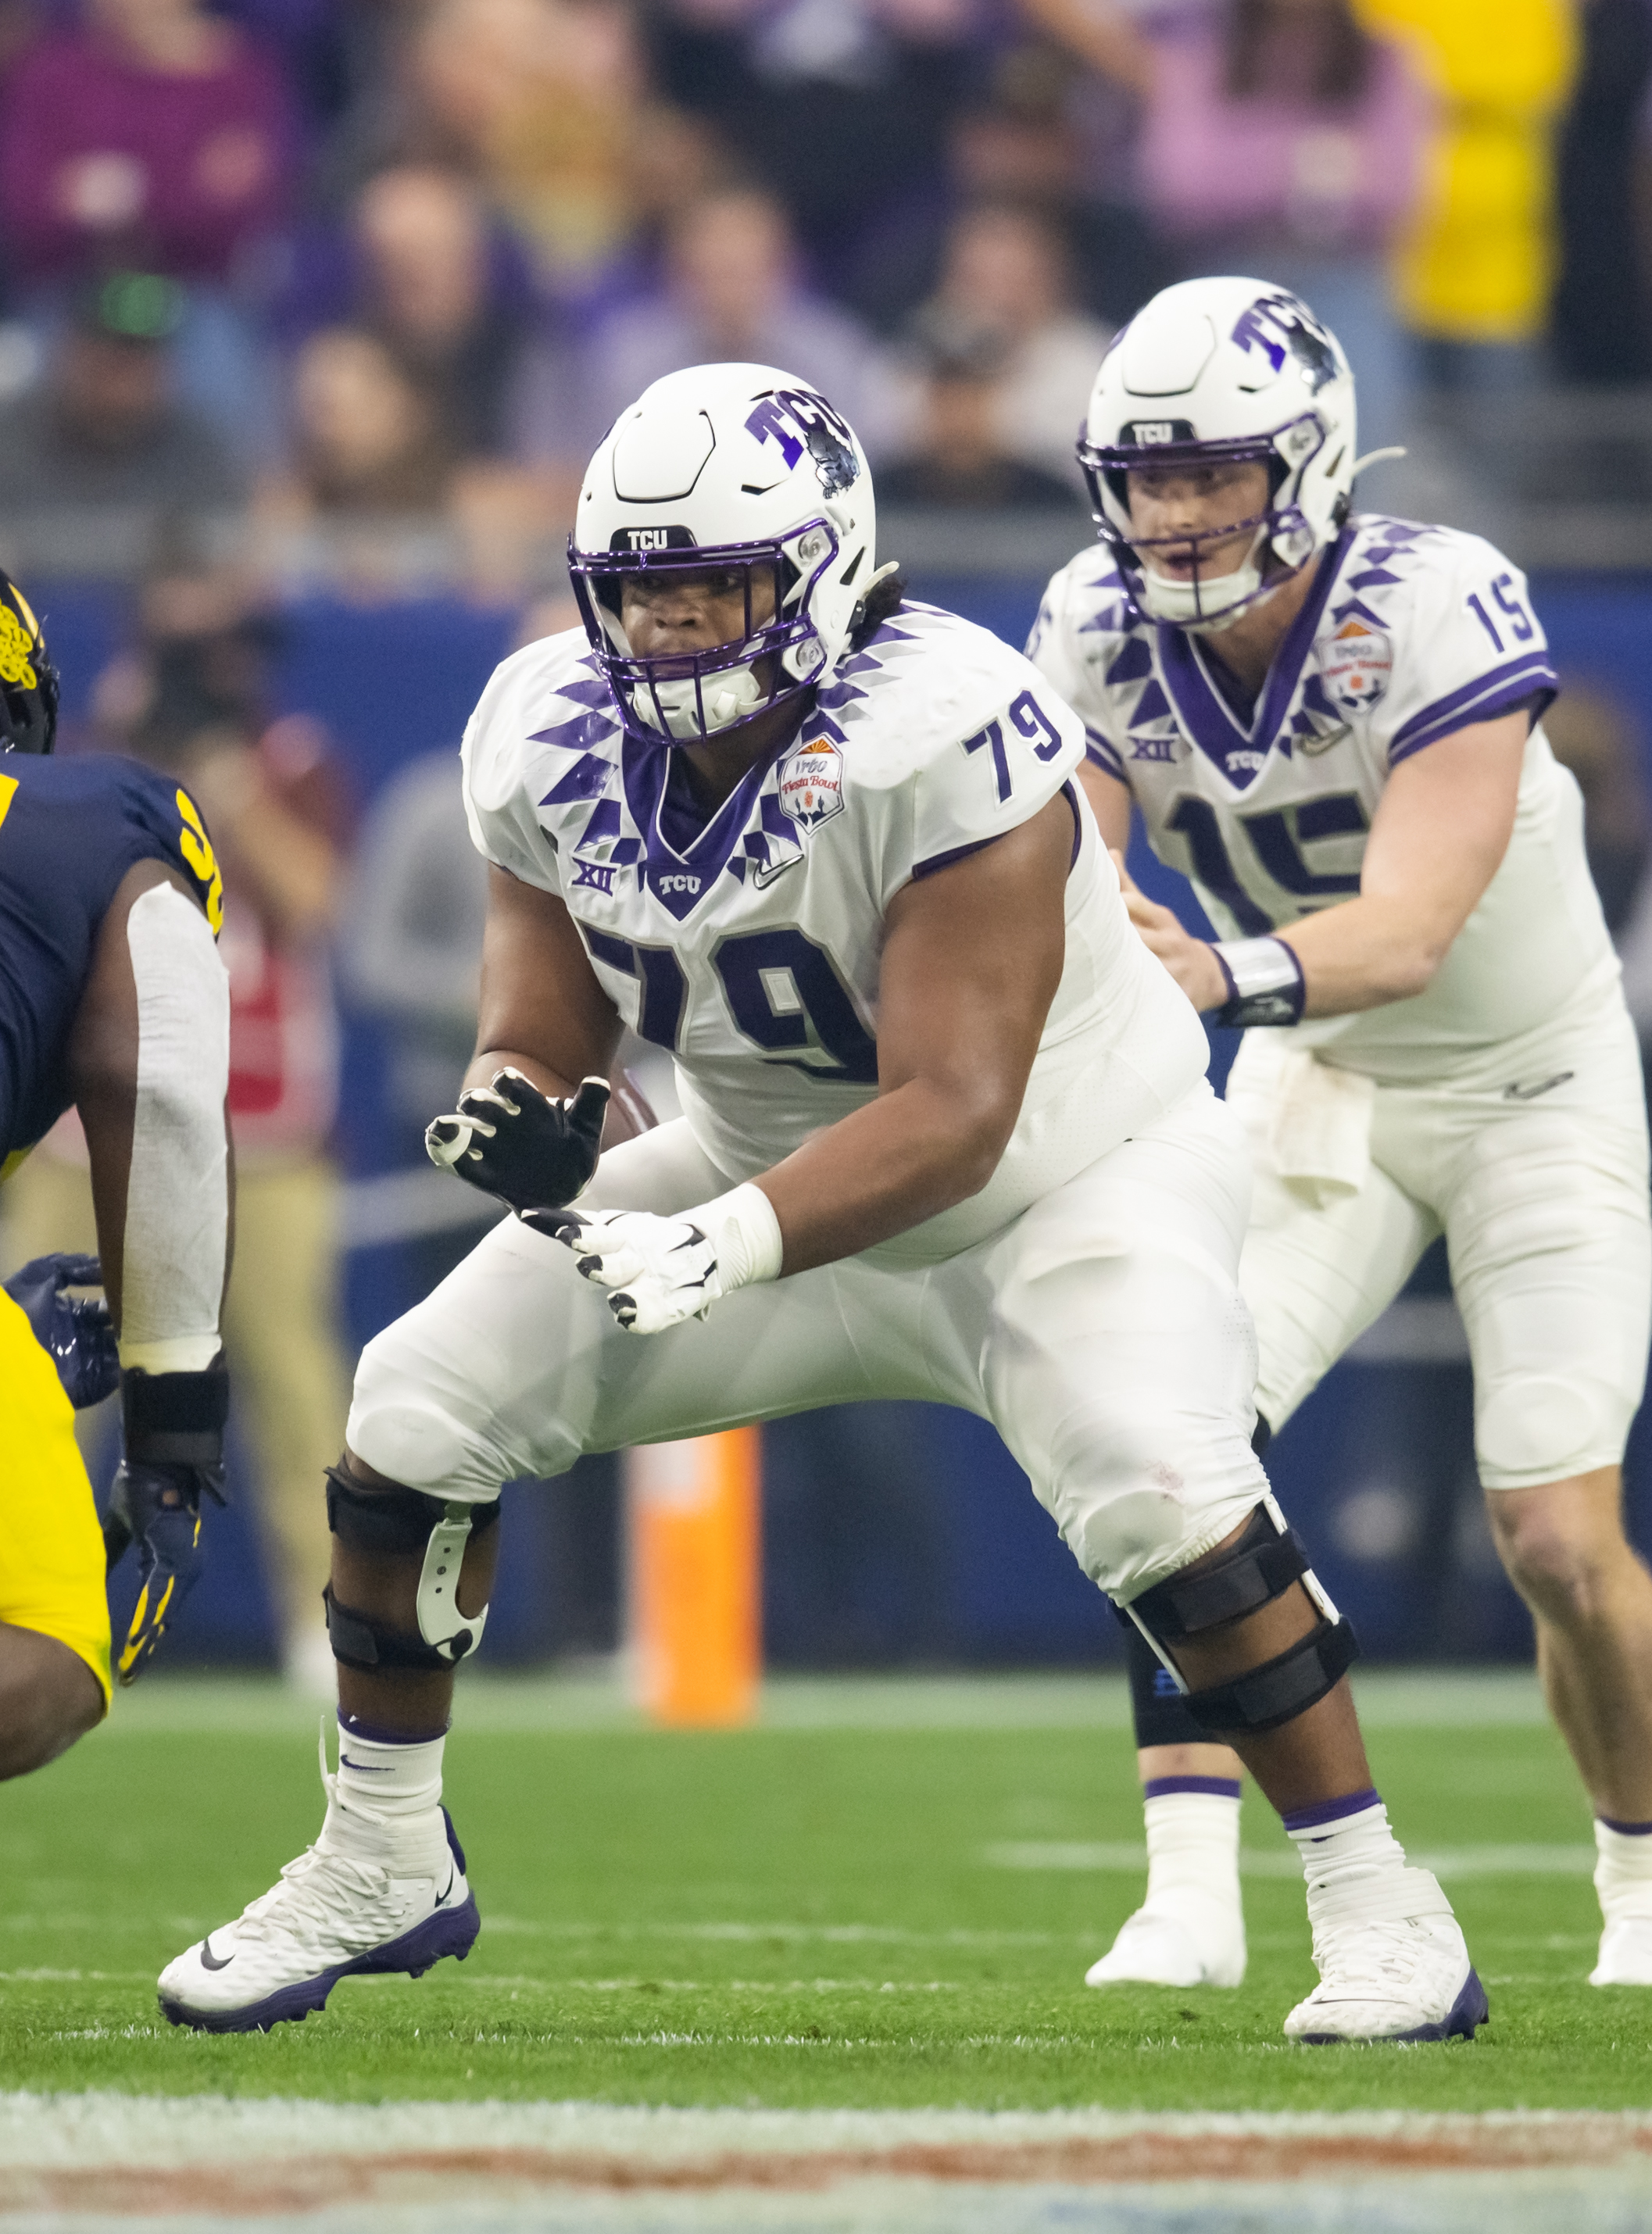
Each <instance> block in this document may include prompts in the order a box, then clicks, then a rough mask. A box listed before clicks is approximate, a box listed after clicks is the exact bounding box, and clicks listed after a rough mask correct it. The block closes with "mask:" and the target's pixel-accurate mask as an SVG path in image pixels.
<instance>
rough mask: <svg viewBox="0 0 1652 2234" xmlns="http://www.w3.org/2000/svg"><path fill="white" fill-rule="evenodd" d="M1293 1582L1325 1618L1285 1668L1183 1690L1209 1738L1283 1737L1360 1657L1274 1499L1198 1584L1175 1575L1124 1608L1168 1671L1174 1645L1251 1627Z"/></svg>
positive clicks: (1283, 1661) (1267, 1667)
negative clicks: (1250, 1620) (1274, 1733)
mask: <svg viewBox="0 0 1652 2234" xmlns="http://www.w3.org/2000/svg"><path fill="white" fill-rule="evenodd" d="M1293 1583H1300V1584H1302V1585H1303V1589H1304V1590H1305V1591H1307V1593H1308V1597H1309V1601H1310V1603H1311V1604H1313V1606H1314V1607H1315V1609H1316V1610H1317V1612H1318V1614H1319V1617H1320V1619H1319V1625H1318V1627H1317V1628H1316V1629H1314V1630H1310V1631H1309V1634H1308V1635H1307V1636H1303V1637H1300V1638H1298V1640H1297V1641H1296V1643H1295V1644H1293V1645H1291V1646H1290V1649H1288V1650H1287V1651H1284V1652H1282V1653H1280V1654H1279V1656H1277V1659H1273V1660H1268V1661H1264V1662H1263V1664H1262V1666H1261V1667H1260V1668H1252V1669H1248V1670H1247V1671H1246V1673H1245V1674H1244V1675H1243V1676H1234V1677H1233V1678H1232V1680H1231V1682H1226V1683H1213V1684H1211V1686H1210V1687H1209V1689H1206V1690H1203V1691H1187V1690H1183V1691H1182V1695H1181V1702H1180V1703H1181V1706H1182V1708H1184V1709H1185V1713H1186V1714H1187V1715H1191V1716H1192V1720H1193V1721H1194V1722H1196V1723H1197V1724H1198V1727H1199V1728H1200V1730H1201V1731H1214V1732H1218V1733H1222V1734H1227V1733H1230V1732H1233V1733H1237V1732H1240V1731H1245V1730H1257V1731H1261V1730H1276V1729H1277V1728H1279V1727H1280V1725H1281V1724H1282V1723H1283V1722H1289V1721H1294V1720H1295V1718H1296V1716H1297V1715H1302V1714H1306V1712H1307V1711H1308V1709H1309V1707H1312V1706H1316V1705H1317V1703H1318V1702H1319V1701H1320V1700H1321V1699H1322V1698H1324V1696H1325V1695H1326V1694H1327V1693H1328V1692H1329V1691H1330V1690H1332V1689H1334V1688H1335V1685H1336V1684H1337V1683H1338V1682H1340V1681H1341V1680H1342V1676H1344V1675H1346V1674H1347V1672H1348V1669H1349V1668H1351V1667H1352V1666H1353V1664H1354V1662H1355V1659H1356V1658H1357V1657H1358V1655H1359V1646H1358V1644H1357V1643H1355V1636H1354V1631H1353V1630H1352V1629H1351V1628H1350V1627H1349V1625H1348V1623H1347V1622H1346V1621H1345V1620H1344V1619H1343V1618H1342V1615H1341V1614H1339V1613H1338V1611H1337V1610H1336V1608H1335V1606H1334V1605H1333V1604H1331V1601H1330V1599H1329V1597H1327V1596H1326V1593H1325V1591H1324V1590H1323V1589H1322V1586H1321V1584H1320V1583H1319V1581H1318V1579H1317V1578H1316V1576H1315V1574H1314V1571H1313V1570H1312V1568H1311V1567H1309V1564H1308V1555H1307V1553H1306V1552H1305V1551H1303V1547H1302V1544H1301V1542H1300V1541H1299V1539H1298V1538H1297V1536H1296V1532H1295V1530H1294V1529H1291V1528H1289V1527H1287V1526H1286V1525H1285V1519H1284V1515H1283V1513H1282V1512H1280V1510H1279V1507H1278V1506H1277V1505H1276V1504H1275V1503H1274V1501H1273V1499H1272V1498H1271V1497H1270V1498H1269V1499H1267V1500H1266V1502H1265V1503H1263V1504H1262V1505H1259V1506H1257V1510H1256V1512H1254V1513H1253V1514H1252V1515H1251V1517H1250V1522H1249V1524H1248V1525H1247V1526H1246V1528H1245V1530H1244V1534H1243V1535H1242V1536H1241V1537H1240V1538H1239V1539H1238V1541H1237V1543H1236V1544H1234V1545H1232V1546H1231V1548H1230V1549H1229V1550H1228V1551H1226V1552H1225V1553H1224V1555H1223V1557H1222V1558H1220V1559H1218V1561H1217V1563H1216V1564H1215V1565H1214V1566H1211V1567H1206V1568H1205V1569H1203V1570H1202V1571H1200V1572H1199V1573H1198V1574H1194V1575H1189V1574H1180V1575H1172V1576H1171V1577H1170V1578H1169V1579H1168V1581H1166V1582H1162V1583H1156V1584H1154V1585H1153V1587H1152V1590H1150V1591H1143V1592H1142V1593H1141V1595H1140V1597H1137V1598H1133V1600H1132V1601H1131V1603H1130V1604H1129V1605H1128V1607H1127V1608H1126V1609H1124V1610H1125V1612H1126V1617H1127V1618H1128V1620H1129V1621H1130V1623H1131V1624H1132V1626H1133V1628H1134V1629H1135V1630H1137V1632H1138V1634H1139V1636H1141V1637H1142V1638H1143V1639H1144V1641H1145V1642H1146V1643H1148V1644H1150V1645H1151V1646H1152V1649H1153V1650H1154V1651H1155V1652H1157V1653H1158V1654H1159V1656H1160V1657H1161V1659H1163V1660H1164V1661H1165V1662H1166V1664H1168V1662H1169V1660H1170V1657H1171V1655H1170V1652H1169V1648H1170V1646H1171V1645H1172V1644H1173V1643H1177V1642H1179V1640H1180V1639H1181V1638H1183V1637H1188V1636H1200V1635H1202V1634H1204V1632H1205V1631H1206V1630H1212V1629H1222V1628H1224V1627H1225V1626H1226V1625H1227V1624H1228V1623H1231V1622H1236V1621H1242V1620H1244V1617H1245V1616H1246V1615H1248V1614H1252V1613H1255V1612H1256V1611H1257V1609H1258V1608H1259V1607H1261V1606H1264V1605H1270V1604H1272V1603H1273V1601H1274V1600H1275V1599H1276V1598H1278V1597H1283V1596H1284V1594H1285V1592H1286V1591H1288V1590H1289V1589H1290V1587H1291V1585H1292V1584H1293ZM1178 1689H1181V1685H1180V1680H1179V1679H1178ZM1138 1696H1139V1686H1138ZM1166 1720H1167V1721H1168V1720H1169V1718H1168V1717H1167V1718H1166ZM1159 1742H1164V1743H1170V1742H1176V1741H1173V1740H1171V1739H1168V1738H1166V1739H1163V1740H1160V1741H1159Z"/></svg>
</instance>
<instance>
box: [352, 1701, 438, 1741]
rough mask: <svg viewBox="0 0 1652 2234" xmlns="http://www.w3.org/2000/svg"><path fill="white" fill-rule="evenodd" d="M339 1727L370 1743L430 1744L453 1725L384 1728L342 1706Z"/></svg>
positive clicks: (353, 1736)
mask: <svg viewBox="0 0 1652 2234" xmlns="http://www.w3.org/2000/svg"><path fill="white" fill-rule="evenodd" d="M338 1727H339V1728H340V1729H341V1730H343V1733H344V1734H345V1736H346V1737H351V1738H365V1739H366V1740H367V1741H368V1743H369V1745H430V1744H432V1743H434V1741H435V1740H436V1739H437V1738H445V1737H446V1736H447V1733H448V1731H449V1730H450V1729H451V1728H452V1727H453V1725H452V1724H451V1723H450V1722H444V1723H443V1724H442V1726H441V1728H440V1729H439V1730H384V1729H381V1728H379V1726H378V1724H377V1723H376V1722H364V1721H362V1718H361V1716H360V1715H347V1714H346V1713H345V1712H344V1709H343V1708H342V1707H341V1708H339V1710H338Z"/></svg>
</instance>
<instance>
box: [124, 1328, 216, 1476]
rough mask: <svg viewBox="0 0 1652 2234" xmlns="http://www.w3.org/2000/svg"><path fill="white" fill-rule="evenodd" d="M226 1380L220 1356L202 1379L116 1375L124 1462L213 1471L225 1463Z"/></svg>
mask: <svg viewBox="0 0 1652 2234" xmlns="http://www.w3.org/2000/svg"><path fill="white" fill-rule="evenodd" d="M229 1416H230V1376H229V1374H228V1372H227V1371H226V1370H225V1364H224V1354H223V1352H222V1351H221V1350H220V1351H219V1354H218V1355H217V1356H216V1357H215V1358H214V1359H213V1360H212V1363H211V1364H210V1365H209V1366H208V1367H207V1368H206V1371H205V1372H204V1373H146V1372H144V1370H143V1369H142V1368H141V1367H140V1366H129V1367H128V1368H127V1370H126V1371H125V1372H124V1373H122V1374H121V1425H122V1427H124V1429H125V1446H126V1455H127V1460H129V1461H130V1462H131V1463H133V1464H134V1465H138V1466H221V1465H222V1464H223V1462H224V1425H225V1421H227V1419H228V1418H229Z"/></svg>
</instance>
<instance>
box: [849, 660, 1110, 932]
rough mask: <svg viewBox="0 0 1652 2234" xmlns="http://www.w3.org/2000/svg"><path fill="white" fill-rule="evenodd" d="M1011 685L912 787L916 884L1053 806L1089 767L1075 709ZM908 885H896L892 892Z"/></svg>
mask: <svg viewBox="0 0 1652 2234" xmlns="http://www.w3.org/2000/svg"><path fill="white" fill-rule="evenodd" d="M1022 674H1023V675H1024V676H1025V682H1024V683H1023V684H1022V687H1021V688H1020V689H1016V688H1015V682H1016V681H1017V680H1018V679H1019V678H1015V677H1012V678H1011V680H1010V687H1009V690H1008V691H1007V693H1006V694H1005V696H1002V697H999V698H998V701H997V703H996V706H994V705H993V704H992V702H991V700H990V699H987V700H986V701H985V702H983V705H982V707H981V709H980V710H981V713H982V715H983V717H984V718H983V719H981V720H980V721H978V722H976V725H975V726H973V727H971V728H964V729H963V733H962V734H961V735H957V736H955V737H954V738H953V739H952V740H951V741H949V742H947V743H945V744H941V745H937V749H936V750H935V751H934V752H933V753H932V754H930V755H929V756H928V757H927V758H926V760H925V761H924V764H923V765H922V766H921V767H920V768H918V769H917V773H916V774H915V776H914V778H913V783H912V807H911V866H910V871H909V872H908V873H909V874H910V875H911V877H912V878H913V879H921V878H924V877H927V876H932V875H933V874H934V873H935V872H936V871H937V869H944V868H945V867H947V866H949V864H950V863H951V862H953V861H957V860H962V859H963V858H964V856H965V855H966V854H970V853H974V852H979V851H980V849H981V848H982V846H989V845H991V843H992V841H993V840H994V839H996V838H1002V837H1003V836H1004V834H1005V833H1007V832H1009V831H1011V830H1015V829H1018V828H1019V827H1020V826H1021V825H1022V823H1023V822H1030V821H1031V820H1032V818H1033V816H1034V815H1035V814H1036V813H1038V812H1039V811H1040V809H1041V807H1046V806H1048V803H1049V801H1050V800H1052V799H1054V798H1055V794H1057V792H1059V791H1060V790H1061V787H1062V786H1063V785H1064V784H1065V783H1066V782H1067V781H1068V778H1069V777H1070V776H1071V775H1072V774H1073V772H1074V769H1075V768H1078V767H1079V766H1080V765H1081V762H1082V761H1083V759H1084V730H1083V724H1082V723H1081V722H1080V720H1079V718H1078V716H1077V715H1076V714H1074V711H1073V709H1072V708H1071V707H1070V706H1068V705H1067V704H1066V703H1065V702H1064V701H1063V700H1061V698H1059V697H1057V696H1056V695H1055V692H1054V691H1053V690H1051V689H1049V688H1048V686H1047V685H1046V686H1043V687H1041V684H1040V678H1039V677H1038V676H1035V675H1032V674H1028V673H1027V671H1026V670H1025V669H1024V668H1023V670H1022ZM904 881H905V879H904V877H901V876H897V877H895V878H892V879H891V882H890V891H891V892H893V891H894V890H895V889H897V888H898V885H900V884H901V883H904Z"/></svg>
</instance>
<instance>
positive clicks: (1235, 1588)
mask: <svg viewBox="0 0 1652 2234" xmlns="http://www.w3.org/2000/svg"><path fill="white" fill-rule="evenodd" d="M1307 1572H1308V1555H1307V1553H1306V1552H1305V1551H1303V1547H1302V1544H1301V1542H1300V1540H1299V1539H1298V1538H1297V1535H1296V1530H1295V1529H1294V1528H1285V1529H1283V1530H1282V1529H1280V1528H1277V1527H1276V1526H1275V1525H1274V1523H1273V1521H1272V1520H1271V1519H1270V1518H1269V1515H1268V1511H1267V1507H1266V1506H1257V1510H1256V1512H1254V1513H1253V1514H1252V1515H1251V1518H1250V1525H1249V1526H1248V1527H1247V1528H1246V1530H1245V1532H1244V1535H1243V1536H1241V1537H1240V1538H1239V1540H1238V1542H1237V1544H1235V1545H1233V1546H1232V1547H1231V1550H1229V1551H1226V1552H1224V1555H1223V1557H1222V1558H1221V1559H1219V1560H1218V1563H1217V1564H1216V1565H1215V1566H1213V1567H1206V1568H1205V1569H1204V1570H1203V1571H1202V1572H1200V1573H1198V1574H1197V1575H1172V1576H1171V1578H1170V1579H1169V1580H1168V1582H1163V1583H1155V1584H1154V1585H1153V1587H1152V1590H1150V1591H1143V1592H1142V1594H1141V1596H1140V1597H1139V1598H1136V1599H1134V1600H1133V1602H1132V1604H1131V1608H1130V1610H1131V1612H1132V1614H1133V1616H1134V1617H1135V1618H1136V1619H1137V1620H1138V1621H1139V1623H1141V1626H1142V1627H1143V1628H1144V1629H1146V1630H1148V1631H1150V1632H1151V1634H1152V1636H1155V1637H1156V1638H1157V1639H1158V1641H1159V1643H1160V1644H1173V1643H1176V1641H1177V1640H1178V1638H1179V1637H1184V1636H1198V1635H1200V1633H1201V1632H1202V1631H1203V1630H1207V1629H1220V1628H1221V1626H1222V1625H1223V1623H1224V1622H1230V1621H1240V1620H1243V1618H1244V1616H1245V1615H1246V1614H1248V1613H1255V1612H1256V1610H1257V1607H1258V1606H1264V1605H1268V1604H1271V1603H1272V1601H1273V1600H1274V1599H1275V1598H1277V1597H1283V1595H1284V1593H1285V1592H1286V1591H1288V1590H1289V1589H1290V1586H1291V1584H1293V1583H1299V1582H1300V1581H1301V1580H1302V1578H1303V1576H1304V1575H1305V1574H1306V1573H1307Z"/></svg>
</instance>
